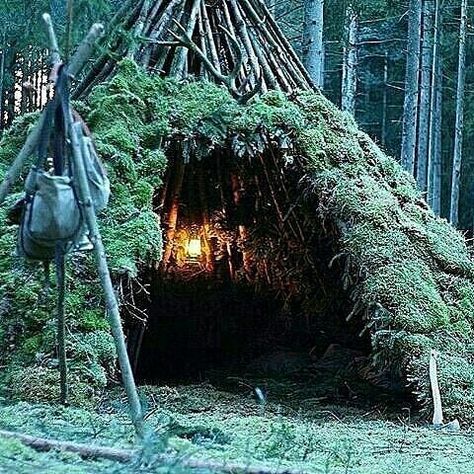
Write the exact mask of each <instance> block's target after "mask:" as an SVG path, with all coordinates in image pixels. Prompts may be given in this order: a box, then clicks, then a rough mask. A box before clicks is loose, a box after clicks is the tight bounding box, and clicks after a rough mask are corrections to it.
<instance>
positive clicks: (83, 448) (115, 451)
mask: <svg viewBox="0 0 474 474" xmlns="http://www.w3.org/2000/svg"><path fill="white" fill-rule="evenodd" d="M0 436H2V437H4V438H7V439H14V440H18V441H20V442H21V443H23V444H25V445H26V446H29V447H30V448H33V449H36V450H37V451H43V452H44V451H52V450H57V451H67V452H72V453H77V454H79V456H81V457H83V458H86V459H98V458H104V459H109V460H111V461H116V462H120V463H128V462H130V461H132V460H133V459H136V458H137V457H138V456H140V453H141V451H140V450H139V449H122V448H111V447H108V446H94V445H91V444H81V443H73V442H70V441H59V440H55V439H48V438H40V437H36V436H30V435H26V434H23V433H16V432H13V431H4V430H0ZM157 463H160V464H163V465H168V466H170V465H176V466H179V467H184V468H189V469H205V470H207V471H212V472H227V473H236V472H245V473H248V474H302V473H303V470H294V469H293V470H290V469H279V468H270V467H269V466H262V465H253V466H248V465H246V464H237V463H227V462H225V461H220V462H219V461H210V460H206V459H193V458H186V457H184V458H183V457H182V458H173V457H171V456H169V455H168V456H166V455H161V456H158V458H157Z"/></svg>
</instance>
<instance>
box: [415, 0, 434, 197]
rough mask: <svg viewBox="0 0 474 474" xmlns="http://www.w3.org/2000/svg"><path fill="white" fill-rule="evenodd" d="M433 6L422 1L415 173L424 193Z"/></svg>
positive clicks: (432, 0) (429, 106) (431, 1)
mask: <svg viewBox="0 0 474 474" xmlns="http://www.w3.org/2000/svg"><path fill="white" fill-rule="evenodd" d="M434 6H435V5H434V0H424V2H423V18H422V40H421V62H420V92H419V94H420V97H419V111H418V140H417V172H416V181H417V184H418V188H419V189H420V191H421V192H425V191H426V187H427V183H428V177H427V171H428V143H429V128H430V115H431V113H430V112H431V85H432V84H431V82H432V81H431V79H432V73H433V14H434Z"/></svg>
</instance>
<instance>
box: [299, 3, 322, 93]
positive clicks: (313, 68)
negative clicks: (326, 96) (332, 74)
mask: <svg viewBox="0 0 474 474" xmlns="http://www.w3.org/2000/svg"><path fill="white" fill-rule="evenodd" d="M323 26H324V0H305V2H304V29H303V58H304V59H303V61H304V65H305V67H306V69H307V70H308V72H309V75H310V77H311V79H312V81H313V82H314V84H316V85H317V86H318V87H321V86H322V83H321V76H322V68H323Z"/></svg>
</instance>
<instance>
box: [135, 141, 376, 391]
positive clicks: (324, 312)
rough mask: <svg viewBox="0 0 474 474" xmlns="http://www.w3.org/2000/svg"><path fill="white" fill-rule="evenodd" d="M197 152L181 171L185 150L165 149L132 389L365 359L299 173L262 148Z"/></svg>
mask: <svg viewBox="0 0 474 474" xmlns="http://www.w3.org/2000/svg"><path fill="white" fill-rule="evenodd" d="M197 151H198V150H194V153H191V154H190V155H189V156H188V159H187V160H183V159H182V156H183V145H182V144H179V145H176V148H175V149H174V150H170V153H169V160H170V163H169V170H168V173H167V176H166V179H165V183H164V186H163V192H162V194H161V195H160V196H157V197H156V208H157V209H158V211H159V212H160V214H161V219H162V227H163V234H164V240H165V241H164V246H163V249H164V251H163V258H162V261H161V262H160V264H159V266H157V267H156V268H155V269H154V270H152V271H151V272H150V275H149V284H150V301H149V304H148V307H147V312H148V320H147V324H146V327H145V328H144V330H142V332H141V334H140V335H138V336H135V337H132V338H131V346H132V349H133V352H134V356H135V357H134V359H135V362H136V363H135V371H136V374H137V377H138V380H139V382H140V383H147V384H156V383H158V384H159V383H163V382H164V383H166V382H170V381H176V382H178V381H183V380H186V381H192V380H194V381H202V380H206V379H208V377H210V376H212V373H213V371H216V370H217V371H221V373H222V371H225V372H226V373H228V374H233V373H245V372H247V371H249V370H251V371H252V370H253V371H254V372H259V371H260V372H261V373H262V374H267V375H271V374H273V375H278V374H281V373H285V372H293V371H300V370H302V371H308V370H312V368H313V367H314V366H315V364H317V363H318V361H320V360H321V358H323V357H327V353H328V348H329V352H331V350H333V349H334V348H337V349H336V352H337V354H336V357H339V356H340V355H341V354H343V358H344V357H346V358H347V357H348V356H349V358H350V357H352V358H353V359H356V358H358V357H359V358H364V357H366V356H367V355H368V353H369V352H370V341H369V337H368V336H367V335H365V334H364V332H363V323H362V322H361V321H360V318H353V320H350V321H346V317H347V315H348V314H349V313H350V312H351V309H352V304H351V302H350V299H349V297H348V295H347V292H346V291H345V290H344V288H343V283H342V281H343V273H344V268H343V267H342V265H340V263H339V260H338V259H337V258H334V256H335V255H337V254H338V251H337V250H338V249H337V248H335V247H334V245H335V244H334V241H335V239H332V238H331V233H332V232H333V230H332V229H330V228H324V226H323V225H322V224H321V222H318V218H317V212H316V209H317V205H318V203H317V202H314V201H311V200H309V199H307V198H306V197H305V193H304V176H302V175H301V172H300V171H299V170H301V169H302V167H301V166H299V164H298V163H297V162H296V161H290V160H288V159H287V157H285V156H284V155H283V153H282V152H281V151H278V152H276V151H273V150H271V149H270V150H268V151H264V152H262V153H261V154H258V155H257V157H255V158H253V159H248V158H241V159H238V158H237V157H236V156H235V154H234V153H231V152H229V150H222V149H219V150H214V151H213V152H211V153H210V154H209V155H208V156H207V157H205V158H201V159H199V158H198V156H199V153H197ZM175 156H179V157H180V158H179V159H175V158H174V157H175ZM132 334H133V331H132ZM348 363H349V361H347V364H348Z"/></svg>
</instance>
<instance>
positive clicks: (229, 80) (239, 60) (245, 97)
mask: <svg viewBox="0 0 474 474" xmlns="http://www.w3.org/2000/svg"><path fill="white" fill-rule="evenodd" d="M173 22H174V24H175V25H176V27H177V28H178V29H179V30H180V32H181V35H178V34H177V33H175V32H174V31H172V30H168V32H169V34H170V35H171V36H172V37H173V38H174V39H175V40H176V41H157V42H156V43H157V44H160V45H162V46H183V47H185V48H188V49H189V50H191V51H193V52H194V53H195V54H196V55H197V56H198V57H199V58H200V59H201V61H202V62H203V64H204V66H206V68H207V69H208V70H209V72H210V73H211V74H212V75H213V76H214V77H215V78H216V79H217V80H218V81H219V82H222V83H223V84H224V85H225V86H226V87H227V88H228V89H229V91H230V92H231V93H232V95H233V96H234V97H235V98H236V99H238V100H239V101H240V102H243V103H245V102H247V101H249V100H250V99H251V98H252V97H254V96H255V95H256V94H258V93H259V92H260V90H261V89H262V85H263V77H262V75H260V77H259V78H258V79H257V84H256V86H255V87H254V88H253V89H252V90H251V91H249V92H247V93H241V92H240V91H239V88H238V87H237V85H236V79H237V76H238V74H239V71H240V69H241V68H242V66H243V63H244V59H243V54H242V50H241V48H240V45H239V43H238V41H237V39H236V38H235V37H234V36H233V35H232V34H231V33H230V31H229V30H227V29H226V28H224V27H223V26H222V25H219V29H220V30H222V31H223V32H224V34H225V35H226V36H227V37H228V38H229V41H230V43H231V46H232V48H233V49H234V53H235V55H236V60H235V62H234V67H233V68H232V71H231V72H230V73H229V74H228V75H225V74H222V73H221V72H220V71H218V70H217V68H216V67H215V66H214V64H213V63H212V61H211V60H210V59H209V58H208V57H207V56H206V54H204V52H203V51H202V49H201V48H200V47H199V46H198V45H197V44H196V43H195V42H194V41H193V39H192V38H191V37H190V36H189V34H188V32H187V31H186V28H184V26H183V25H181V24H180V23H179V22H178V21H176V20H173Z"/></svg>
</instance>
